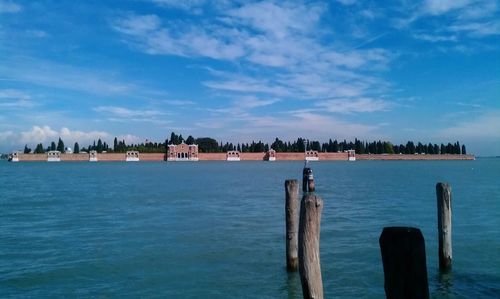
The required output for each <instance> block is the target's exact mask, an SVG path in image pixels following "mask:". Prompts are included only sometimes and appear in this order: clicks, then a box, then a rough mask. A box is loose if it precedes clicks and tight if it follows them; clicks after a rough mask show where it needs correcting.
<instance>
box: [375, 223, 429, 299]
mask: <svg viewBox="0 0 500 299" xmlns="http://www.w3.org/2000/svg"><path fill="white" fill-rule="evenodd" d="M379 242H380V251H381V253H382V263H383V264H384V280H385V283H384V288H385V295H386V297H387V299H428V298H429V286H428V282H427V265H426V261H425V241H424V237H423V236H422V232H421V231H420V230H419V229H418V228H412V227H386V228H384V230H383V231H382V234H381V235H380V240H379Z"/></svg>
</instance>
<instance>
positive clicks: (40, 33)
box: [26, 29, 49, 38]
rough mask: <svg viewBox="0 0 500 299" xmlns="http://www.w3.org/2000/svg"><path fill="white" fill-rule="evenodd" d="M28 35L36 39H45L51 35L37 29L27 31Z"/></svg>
mask: <svg viewBox="0 0 500 299" xmlns="http://www.w3.org/2000/svg"><path fill="white" fill-rule="evenodd" d="M26 34H27V35H28V36H30V37H36V38H45V37H47V36H49V34H48V33H47V32H46V31H43V30H37V29H32V30H26Z"/></svg>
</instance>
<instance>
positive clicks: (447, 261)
mask: <svg viewBox="0 0 500 299" xmlns="http://www.w3.org/2000/svg"><path fill="white" fill-rule="evenodd" d="M436 196H437V211H438V235H439V270H441V271H449V270H450V269H451V260H452V247H451V187H450V185H449V184H447V183H437V184H436Z"/></svg>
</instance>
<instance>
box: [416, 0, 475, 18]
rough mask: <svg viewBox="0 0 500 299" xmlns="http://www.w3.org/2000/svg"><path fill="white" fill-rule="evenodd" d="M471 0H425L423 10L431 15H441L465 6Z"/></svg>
mask: <svg viewBox="0 0 500 299" xmlns="http://www.w3.org/2000/svg"><path fill="white" fill-rule="evenodd" d="M473 2H474V1H472V0H426V1H424V11H425V12H426V13H429V14H431V15H441V14H444V13H447V12H449V11H452V10H455V9H460V8H463V7H466V6H468V5H470V4H471V3H473Z"/></svg>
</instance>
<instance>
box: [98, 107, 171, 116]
mask: <svg viewBox="0 0 500 299" xmlns="http://www.w3.org/2000/svg"><path fill="white" fill-rule="evenodd" d="M94 111H96V112H100V113H104V114H106V115H107V116H110V117H120V118H130V117H144V118H149V117H153V116H160V115H165V113H164V112H162V111H158V110H140V109H133V110H132V109H128V108H125V107H117V106H99V107H95V108H94Z"/></svg>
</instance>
